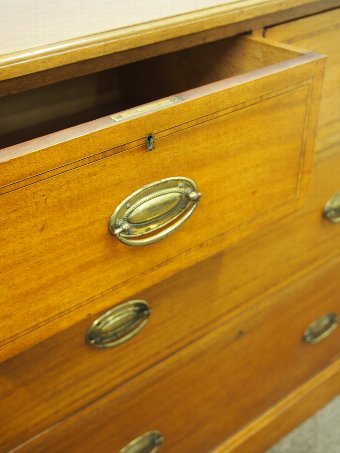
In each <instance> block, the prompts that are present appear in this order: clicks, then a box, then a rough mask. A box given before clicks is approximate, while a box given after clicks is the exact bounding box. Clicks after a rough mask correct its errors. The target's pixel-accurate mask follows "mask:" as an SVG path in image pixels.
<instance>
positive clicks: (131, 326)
mask: <svg viewBox="0 0 340 453" xmlns="http://www.w3.org/2000/svg"><path fill="white" fill-rule="evenodd" d="M150 313H151V310H150V308H149V305H148V303H147V302H146V301H145V300H132V301H129V302H125V303H124V304H121V305H118V306H117V307H114V308H112V310H109V311H107V312H106V313H104V314H103V315H102V316H100V317H99V318H97V319H96V320H95V321H94V323H93V324H92V326H91V327H90V328H89V330H88V331H87V334H86V341H87V342H88V343H89V344H91V345H93V346H97V347H100V348H114V347H115V346H118V345H120V344H122V343H125V342H126V341H128V340H130V338H132V337H134V336H135V335H137V333H138V332H140V331H141V330H142V329H143V327H144V326H145V324H146V323H147V322H148V318H149V316H150Z"/></svg>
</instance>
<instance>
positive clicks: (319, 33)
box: [265, 9, 340, 152]
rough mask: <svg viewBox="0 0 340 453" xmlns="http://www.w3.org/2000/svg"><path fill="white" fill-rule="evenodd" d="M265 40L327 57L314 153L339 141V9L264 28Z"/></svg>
mask: <svg viewBox="0 0 340 453" xmlns="http://www.w3.org/2000/svg"><path fill="white" fill-rule="evenodd" d="M265 34H266V36H267V37H268V38H269V39H276V40H278V41H283V42H287V43H290V44H294V45H297V46H300V47H303V48H306V49H311V50H314V51H315V52H321V53H324V54H326V55H327V66H326V73H325V79H324V86H323V95H322V102H321V111H320V121H319V127H318V140H317V151H319V152H321V151H323V150H325V149H327V148H328V147H329V145H330V144H332V143H339V140H340V136H339V135H340V132H339V131H340V113H339V112H340V97H339V96H338V91H339V86H340V48H339V45H338V42H339V39H340V9H337V10H334V11H329V12H326V13H323V14H317V15H315V16H312V17H307V18H303V19H300V20H296V21H292V22H289V23H287V24H282V25H278V26H276V27H271V28H268V29H267V30H266V32H265Z"/></svg>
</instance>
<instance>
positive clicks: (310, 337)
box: [303, 313, 338, 344]
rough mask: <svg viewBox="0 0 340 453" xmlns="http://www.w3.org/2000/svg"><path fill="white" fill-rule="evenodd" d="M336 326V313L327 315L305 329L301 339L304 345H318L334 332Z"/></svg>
mask: <svg viewBox="0 0 340 453" xmlns="http://www.w3.org/2000/svg"><path fill="white" fill-rule="evenodd" d="M337 325H338V319H337V315H336V313H327V314H326V315H324V316H321V318H319V319H316V320H315V321H313V322H312V323H311V324H310V325H309V326H308V328H307V329H306V331H305V333H304V336H303V339H304V341H305V342H306V343H312V344H314V343H319V342H320V341H322V340H324V339H325V338H327V337H329V335H330V334H331V333H332V332H334V330H335V329H336V327H337Z"/></svg>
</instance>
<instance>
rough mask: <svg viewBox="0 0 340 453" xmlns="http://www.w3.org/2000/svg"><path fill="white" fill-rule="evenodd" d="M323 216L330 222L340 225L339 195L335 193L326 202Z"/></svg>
mask: <svg viewBox="0 0 340 453" xmlns="http://www.w3.org/2000/svg"><path fill="white" fill-rule="evenodd" d="M323 214H324V216H325V217H326V219H328V220H329V221H330V222H332V223H340V193H337V194H336V195H334V196H333V197H332V198H330V199H329V200H328V201H327V203H326V204H325V207H324V210H323Z"/></svg>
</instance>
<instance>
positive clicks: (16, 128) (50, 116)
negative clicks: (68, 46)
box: [0, 36, 299, 148]
mask: <svg viewBox="0 0 340 453" xmlns="http://www.w3.org/2000/svg"><path fill="white" fill-rule="evenodd" d="M297 55H299V53H298V52H295V51H293V50H290V49H289V50H288V49H286V48H281V47H276V46H274V45H272V44H270V43H269V42H266V41H264V40H263V41H261V40H254V39H252V38H247V37H244V36H241V37H236V38H235V37H233V38H228V39H223V40H220V41H216V42H212V43H208V44H203V45H201V46H196V47H193V48H190V49H185V50H181V51H177V52H173V53H169V54H166V55H161V56H158V57H154V58H149V59H147V60H143V61H140V62H135V63H131V64H128V65H125V66H121V67H117V68H113V69H110V70H106V71H102V72H98V73H95V74H90V75H87V76H83V77H78V78H75V79H71V80H66V81H63V82H58V83H54V84H51V85H48V86H44V87H39V88H35V89H33V90H29V91H25V92H22V93H17V94H14V95H11V96H5V97H3V98H2V99H1V103H0V113H1V114H0V148H4V147H7V146H12V145H15V144H18V143H21V142H24V141H26V140H30V139H33V138H36V137H40V136H43V135H46V134H49V133H52V132H57V131H59V130H62V129H65V128H68V127H71V126H76V125H78V124H81V123H84V122H87V121H91V120H94V119H97V118H100V117H103V116H105V115H109V114H113V113H116V112H119V111H121V110H125V109H127V108H131V107H135V106H138V105H140V104H143V103H146V102H151V101H154V100H156V99H160V98H162V97H166V96H171V95H173V94H176V93H180V92H183V91H187V90H190V89H192V88H197V87H200V86H203V85H206V84H209V83H212V82H216V81H218V80H223V79H226V78H229V77H233V76H238V75H241V74H244V73H248V72H251V71H254V70H256V69H260V68H263V67H266V66H269V65H271V64H275V63H279V62H282V61H285V60H288V59H290V58H293V57H296V56H297Z"/></svg>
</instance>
